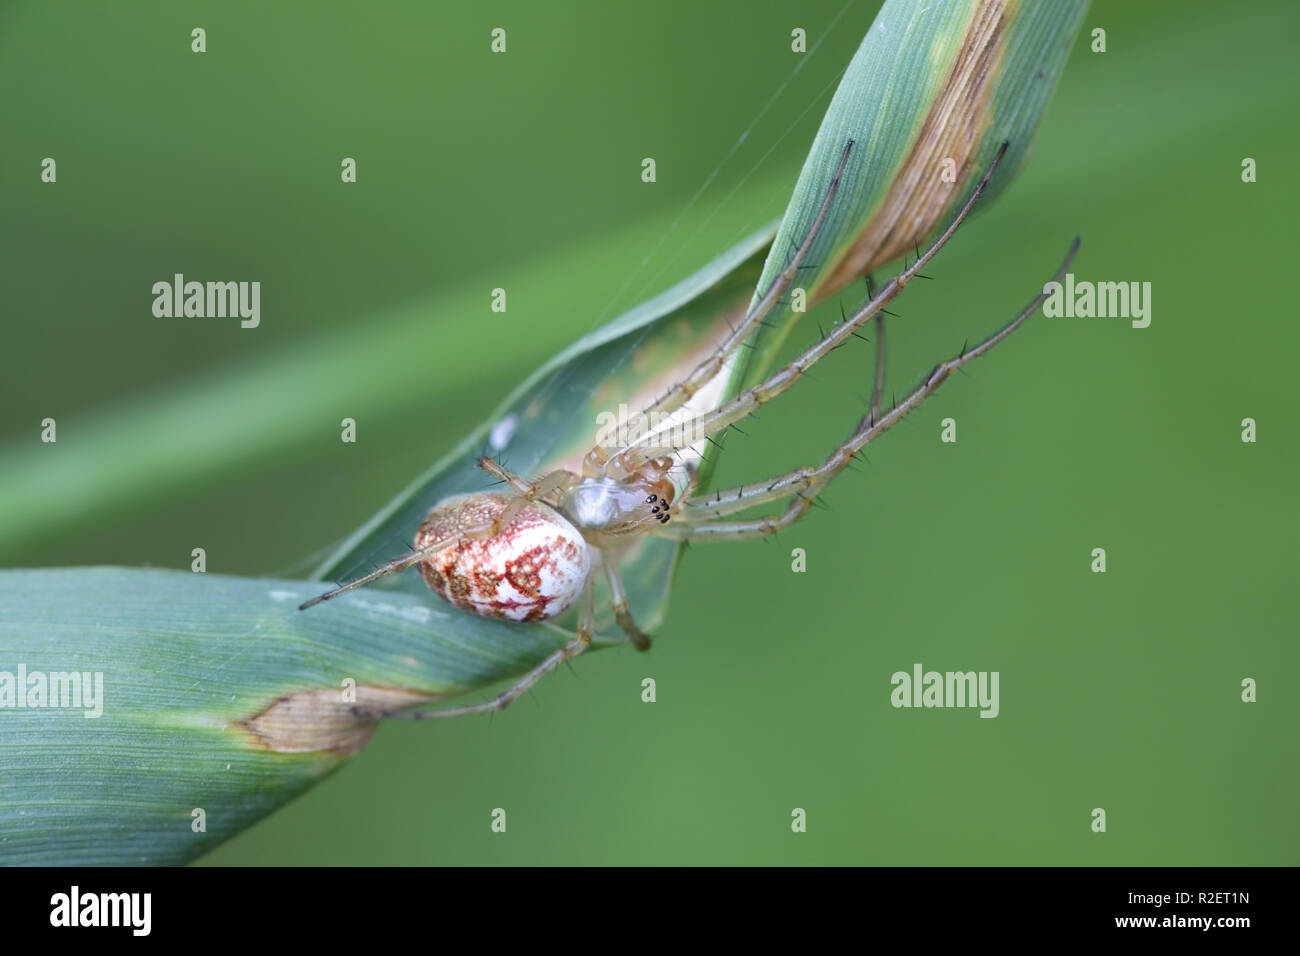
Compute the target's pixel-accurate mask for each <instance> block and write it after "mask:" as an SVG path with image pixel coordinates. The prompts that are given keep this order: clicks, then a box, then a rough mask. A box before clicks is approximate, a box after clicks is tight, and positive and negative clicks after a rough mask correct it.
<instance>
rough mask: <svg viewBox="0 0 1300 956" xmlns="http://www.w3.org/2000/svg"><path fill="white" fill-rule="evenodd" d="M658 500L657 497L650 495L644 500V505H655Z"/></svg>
mask: <svg viewBox="0 0 1300 956" xmlns="http://www.w3.org/2000/svg"><path fill="white" fill-rule="evenodd" d="M658 500H659V496H658V495H651V496H650V497H649V498H647V499H646V500H645V503H646V504H648V505H652V504H654V503H655V502H656V501H658Z"/></svg>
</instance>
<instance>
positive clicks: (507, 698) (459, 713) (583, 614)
mask: <svg viewBox="0 0 1300 956" xmlns="http://www.w3.org/2000/svg"><path fill="white" fill-rule="evenodd" d="M581 602H582V603H581V606H580V608H579V610H578V629H577V631H576V632H575V633H574V635H573V640H571V641H569V642H568V643H567V644H565V645H564V646H563V647H560V648H559V649H557V650H556V651H555V652H554V653H553V654H551V655H550V656H549V657H547V658H546V660H544V661H542V662H541V663H540V664H538V665H537V666H536V667H534V668H533V669H532V670H531V671H529V672H528V673H527V674H525V675H524V676H523V677H522V678H521V679H520V680H519V681H518V682H517V683H515V684H514V685H513V686H512V687H510V688H509V689H507V690H504V691H502V692H501V693H499V694H497V695H496V696H495V697H493V698H492V699H491V700H489V701H485V702H484V703H481V704H467V705H465V706H463V707H447V708H444V709H442V710H385V711H382V712H380V713H379V715H378V716H380V717H391V718H394V719H400V720H431V719H433V718H437V717H464V716H466V715H468V714H486V713H489V712H491V711H494V710H504V709H505V708H506V707H508V706H509V705H510V703H511V702H512V701H513V700H514V699H515V698H516V697H519V696H520V695H521V694H523V693H524V692H525V691H527V690H528V689H529V688H530V687H532V686H533V685H534V684H536V683H537V682H538V681H539V680H541V679H542V678H543V677H545V676H546V675H547V674H548V673H550V672H551V671H553V670H555V668H557V667H559V666H560V665H561V664H563V663H565V662H566V661H571V660H573V659H574V658H575V657H577V656H578V655H579V654H581V653H582V652H583V651H585V650H586V649H587V646H588V645H589V644H590V643H591V635H592V631H593V629H594V627H595V621H596V607H595V596H594V594H593V591H592V583H591V581H590V580H588V581H587V586H586V587H585V588H584V589H583V591H582V598H581Z"/></svg>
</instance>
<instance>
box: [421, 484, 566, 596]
mask: <svg viewBox="0 0 1300 956" xmlns="http://www.w3.org/2000/svg"><path fill="white" fill-rule="evenodd" d="M518 500H519V499H517V498H516V497H515V496H514V495H509V494H499V493H490V492H485V493H480V494H469V495H458V496H456V497H454V498H448V499H446V500H445V501H442V502H439V503H438V504H437V505H436V506H435V507H434V508H433V509H432V510H431V511H430V512H429V513H428V515H427V516H426V517H425V519H424V521H423V522H422V523H421V525H420V528H419V530H418V531H417V532H416V534H415V547H416V548H421V547H427V546H429V545H430V544H432V543H434V542H437V541H440V540H445V539H447V538H449V537H456V536H459V535H464V536H465V537H464V538H463V539H462V540H461V541H459V542H458V543H456V544H451V545H448V546H447V547H445V548H443V549H441V550H440V551H437V552H435V553H433V554H432V555H430V556H429V557H427V558H425V559H424V560H423V561H421V562H420V574H421V575H422V576H423V577H424V581H425V583H426V584H427V585H428V586H429V588H430V589H431V590H433V591H434V592H436V593H437V594H439V595H441V596H442V597H443V598H445V599H446V600H447V601H449V602H450V603H451V604H454V605H455V606H456V607H459V608H463V609H464V610H467V611H473V612H474V613H475V614H482V615H483V616H485V617H496V618H502V619H505V620H510V621H542V620H546V619H547V618H552V617H555V616H557V615H559V614H562V613H563V612H564V611H566V610H567V609H568V608H569V607H570V606H571V605H572V604H573V602H574V601H576V600H577V599H578V595H580V594H581V593H582V588H583V585H584V584H585V583H586V581H587V575H588V574H589V573H590V571H591V555H590V551H589V549H588V547H587V542H586V541H585V540H584V539H583V537H582V534H581V533H580V532H579V531H578V529H577V528H575V527H574V526H573V525H572V524H571V523H570V522H569V521H568V520H567V519H566V518H564V517H563V516H562V515H560V514H559V513H558V512H556V511H555V510H554V509H553V508H551V507H549V506H548V505H545V504H542V503H541V502H529V503H526V504H524V505H523V507H522V508H521V509H520V511H519V513H518V514H517V515H516V516H515V517H514V519H513V520H512V521H510V523H509V524H508V525H506V526H505V527H504V528H502V529H501V530H500V531H499V532H497V533H496V534H494V535H490V536H477V535H481V530H480V529H482V528H483V526H484V525H487V524H490V523H491V522H492V521H493V520H494V519H496V518H498V517H500V516H501V515H502V513H503V512H504V511H505V510H506V508H507V507H509V506H510V504H511V503H512V502H518Z"/></svg>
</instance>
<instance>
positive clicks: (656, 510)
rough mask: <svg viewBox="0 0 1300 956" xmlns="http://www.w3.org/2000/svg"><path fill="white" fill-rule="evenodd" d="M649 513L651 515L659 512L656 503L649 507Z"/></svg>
mask: <svg viewBox="0 0 1300 956" xmlns="http://www.w3.org/2000/svg"><path fill="white" fill-rule="evenodd" d="M650 513H651V514H652V515H657V514H658V513H659V506H658V505H655V506H654V507H653V508H651V509H650Z"/></svg>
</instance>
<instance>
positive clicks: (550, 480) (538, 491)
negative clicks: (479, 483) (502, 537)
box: [478, 455, 573, 534]
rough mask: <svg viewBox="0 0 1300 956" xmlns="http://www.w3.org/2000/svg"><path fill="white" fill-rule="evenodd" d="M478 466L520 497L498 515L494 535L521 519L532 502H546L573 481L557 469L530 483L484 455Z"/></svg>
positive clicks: (563, 471)
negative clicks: (520, 516) (526, 506)
mask: <svg viewBox="0 0 1300 956" xmlns="http://www.w3.org/2000/svg"><path fill="white" fill-rule="evenodd" d="M478 466H479V467H480V468H482V469H483V470H484V471H486V472H487V473H488V474H489V475H494V476H495V477H497V478H500V479H501V480H502V481H504V482H505V483H506V484H508V485H509V486H510V488H511V490H512V491H514V493H515V494H516V495H518V496H519V497H517V498H515V499H514V500H513V501H511V502H510V504H508V505H506V508H505V510H504V511H502V512H501V514H499V515H497V518H496V522H495V530H494V531H493V534H495V533H496V532H497V531H500V530H501V529H502V528H505V527H508V526H509V524H510V523H511V522H512V521H514V520H515V518H517V517H519V513H520V512H521V511H523V510H524V506H525V505H527V504H528V502H530V501H542V502H546V496H547V495H550V494H554V493H555V492H557V491H560V490H561V489H563V488H565V487H567V486H568V485H569V483H570V482H571V481H572V479H573V475H571V474H570V473H569V472H567V471H565V470H564V469H562V468H560V469H556V470H555V471H552V472H548V473H547V474H545V475H543V476H542V477H541V478H539V479H538V480H537V481H536V482H532V481H529V480H528V479H527V478H523V477H521V476H519V475H516V474H515V473H514V472H513V471H511V470H510V469H508V468H507V467H506V466H505V465H502V464H501V463H499V462H497V461H494V460H493V459H491V458H488V457H487V456H486V455H484V456H483V457H482V458H480V459H479V460H478Z"/></svg>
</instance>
